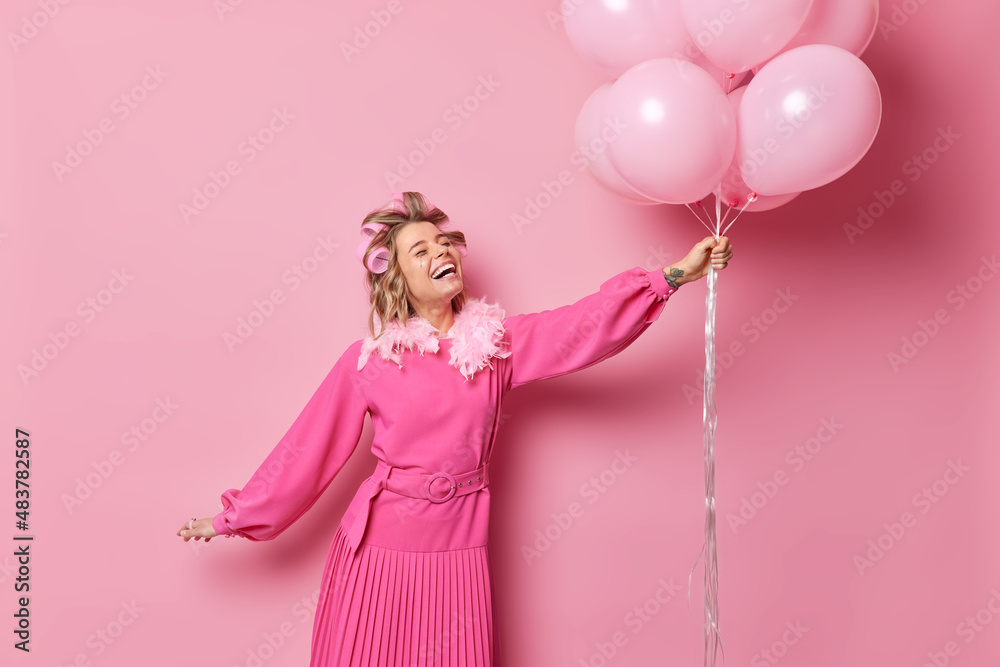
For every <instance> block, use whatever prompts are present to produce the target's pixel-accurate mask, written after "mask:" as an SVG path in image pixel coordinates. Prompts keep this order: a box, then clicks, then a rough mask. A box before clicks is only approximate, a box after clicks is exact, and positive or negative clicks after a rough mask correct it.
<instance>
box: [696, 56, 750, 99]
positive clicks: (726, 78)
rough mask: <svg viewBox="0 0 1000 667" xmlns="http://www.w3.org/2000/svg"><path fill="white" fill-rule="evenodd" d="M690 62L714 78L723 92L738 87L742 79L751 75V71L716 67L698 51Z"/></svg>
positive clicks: (741, 83)
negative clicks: (730, 70) (735, 71)
mask: <svg viewBox="0 0 1000 667" xmlns="http://www.w3.org/2000/svg"><path fill="white" fill-rule="evenodd" d="M691 62H693V63H694V64H695V65H697V66H698V67H700V68H702V69H703V70H705V71H706V72H708V73H709V74H710V75H711V77H712V78H713V79H715V82H716V83H717V84H719V87H720V88H722V92H724V93H729V92H730V91H732V90H735V89H736V88H739V87H740V86H741V85H743V81H744V80H745V79H746V78H747V77H748V76H753V73H752V72H737V73H736V74H733V73H732V72H726V71H725V70H724V69H722V68H721V67H718V66H717V65H716V64H715V63H713V62H712V61H711V60H709V59H708V57H707V56H706V55H705V54H704V53H701V52H700V51H699V53H698V57H697V58H695V59H694V60H692V61H691Z"/></svg>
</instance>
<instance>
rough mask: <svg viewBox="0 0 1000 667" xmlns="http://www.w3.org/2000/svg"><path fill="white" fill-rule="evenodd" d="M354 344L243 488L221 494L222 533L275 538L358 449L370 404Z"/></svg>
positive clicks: (217, 523)
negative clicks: (363, 385) (364, 389)
mask: <svg viewBox="0 0 1000 667" xmlns="http://www.w3.org/2000/svg"><path fill="white" fill-rule="evenodd" d="M358 345H360V342H359V343H356V344H355V345H352V346H351V347H350V348H349V349H348V351H347V352H346V353H345V354H344V355H343V356H341V358H340V359H339V360H338V361H337V363H336V364H335V365H334V366H333V369H332V370H331V371H330V372H329V373H328V374H327V376H326V378H325V379H324V380H323V382H322V384H320V386H319V389H318V390H317V391H316V393H315V394H314V395H313V397H312V398H311V399H309V402H308V403H307V404H306V406H305V408H304V409H303V410H302V413H301V414H300V415H299V416H298V418H297V419H296V420H295V422H294V423H293V424H292V426H291V428H289V429H288V432H287V433H285V435H284V437H282V438H281V440H280V441H279V442H278V444H277V446H276V447H275V448H274V450H272V451H271V453H270V454H268V456H267V458H265V459H264V462H263V463H262V464H261V465H260V467H259V468H258V469H257V471H256V472H255V473H254V474H253V475H252V476H251V477H250V480H249V481H248V482H247V483H246V485H245V486H244V487H243V488H242V489H229V490H228V491H226V492H225V493H223V494H222V505H223V510H222V511H221V512H219V513H218V514H217V515H215V517H214V518H213V519H212V527H213V528H214V529H215V531H216V532H217V533H218V534H220V535H229V536H233V535H239V536H241V537H245V538H247V539H249V540H253V541H263V540H271V539H274V538H275V537H277V536H278V535H280V534H281V533H282V532H284V531H285V529H286V528H288V527H289V526H291V525H292V524H293V523H295V521H297V520H298V519H299V517H301V516H302V515H303V514H304V513H305V512H306V511H307V510H308V509H309V508H310V507H312V506H313V504H314V503H315V502H316V501H317V500H318V499H319V497H320V495H322V493H323V491H325V490H326V487H327V486H329V484H330V482H331V481H332V480H333V478H334V477H335V476H336V475H337V473H338V472H340V469H341V468H343V467H344V464H345V463H346V462H347V459H349V458H350V456H351V454H352V453H353V452H354V450H355V449H356V448H357V445H358V440H359V439H360V437H361V430H362V428H363V427H364V419H365V414H366V413H367V411H368V402H367V400H366V399H365V397H364V394H363V391H362V390H361V388H360V387H359V386H358V382H357V379H358V372H357V370H356V368H355V363H356V362H352V360H356V359H357V357H358V350H357V346H358Z"/></svg>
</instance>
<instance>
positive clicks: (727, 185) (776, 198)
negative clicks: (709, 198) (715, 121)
mask: <svg viewBox="0 0 1000 667" xmlns="http://www.w3.org/2000/svg"><path fill="white" fill-rule="evenodd" d="M745 92H746V86H744V87H742V88H737V89H736V90H734V91H733V92H731V93H729V103H730V105H732V107H733V113H734V114H737V118H738V117H739V115H738V114H739V108H740V100H742V99H743V94H744V93H745ZM736 135H737V138H736V142H737V144H739V123H737V130H736ZM800 194H802V193H801V192H789V193H785V194H780V195H762V194H758V193H756V192H754V191H753V190H752V189H751V188H750V186H749V185H747V184H746V182H745V181H744V180H743V175H742V174H740V161H739V159H738V157H737V156H736V155H734V156H733V161H732V163H731V164H730V165H729V169H727V170H726V173H725V174H724V175H723V176H722V181H720V183H719V187H718V188H717V189H716V191H715V196H716V197H718V198H719V199H720V200H721V201H722V203H723V204H725V205H726V206H729V207H731V208H735V209H737V210H742V211H750V212H753V211H769V210H771V209H774V208H778V207H779V206H782V205H784V204H787V203H788V202H790V201H792V200H793V199H795V198H796V197H798V196H799V195H800Z"/></svg>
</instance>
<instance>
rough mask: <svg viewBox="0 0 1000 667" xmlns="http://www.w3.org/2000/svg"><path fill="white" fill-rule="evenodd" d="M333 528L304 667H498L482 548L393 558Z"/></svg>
mask: <svg viewBox="0 0 1000 667" xmlns="http://www.w3.org/2000/svg"><path fill="white" fill-rule="evenodd" d="M346 537H347V535H346V532H345V531H344V528H343V526H341V527H339V528H338V529H337V532H336V534H335V535H334V538H333V544H332V546H331V548H330V555H329V557H328V558H327V563H326V569H325V570H324V572H323V580H322V584H321V586H320V598H319V603H318V605H317V607H316V619H315V622H314V626H313V638H312V657H311V660H310V663H309V665H310V667H369V666H372V667H374V666H375V665H378V666H379V667H394V666H396V665H399V666H401V667H402V666H404V665H405V666H406V667H431V666H441V667H498V665H499V664H500V663H499V657H500V653H499V648H500V646H499V641H498V640H497V636H496V633H495V631H494V609H493V591H492V579H491V570H490V562H489V555H488V553H487V548H486V547H485V546H483V547H473V548H470V549H456V550H452V551H434V552H421V551H397V550H394V549H385V548H382V547H376V546H369V545H366V544H362V545H361V546H360V547H359V548H358V551H357V553H356V554H353V553H351V548H350V546H349V545H348V543H347V539H346Z"/></svg>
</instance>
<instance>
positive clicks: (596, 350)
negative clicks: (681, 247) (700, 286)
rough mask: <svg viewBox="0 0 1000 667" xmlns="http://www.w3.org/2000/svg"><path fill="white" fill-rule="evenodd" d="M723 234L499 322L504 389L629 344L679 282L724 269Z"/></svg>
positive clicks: (726, 248)
mask: <svg viewBox="0 0 1000 667" xmlns="http://www.w3.org/2000/svg"><path fill="white" fill-rule="evenodd" d="M731 257H732V246H731V244H730V243H729V240H728V239H727V238H726V237H724V236H723V237H721V238H720V239H719V242H718V243H716V241H715V238H714V237H711V236H710V237H707V238H705V239H703V240H702V241H700V242H698V244H696V245H695V246H694V248H692V250H691V252H689V253H688V255H687V256H686V257H685V258H684V259H682V260H681V261H679V262H677V263H675V264H671V265H670V266H668V267H665V268H664V269H662V270H661V269H654V270H652V271H646V270H645V269H642V268H639V267H636V268H633V269H629V270H628V271H623V272H622V273H620V274H618V275H617V276H614V277H613V278H611V279H610V280H607V281H605V282H604V283H603V284H602V285H601V287H600V289H599V290H598V291H597V292H595V293H593V294H590V295H588V296H585V297H583V298H582V299H580V300H579V301H577V302H576V303H573V304H571V305H568V306H562V307H560V308H556V309H554V310H545V311H541V312H538V313H527V314H524V315H515V316H513V317H508V318H506V319H505V320H504V327H505V329H506V330H507V338H508V340H509V342H510V345H511V348H510V349H511V357H510V359H511V361H510V367H511V377H510V380H509V382H508V385H507V388H508V389H511V388H513V387H517V386H520V385H522V384H527V383H528V382H534V381H536V380H542V379H545V378H550V377H556V376H559V375H565V374H566V373H572V372H574V371H578V370H582V369H584V368H587V367H588V366H592V365H593V364H596V363H598V362H599V361H602V360H604V359H607V358H609V357H612V356H614V355H616V354H618V352H620V351H621V350H623V349H625V348H626V347H628V346H629V345H630V344H631V343H632V342H633V341H634V340H635V339H636V338H638V337H639V335H640V334H642V332H643V331H645V330H646V329H647V328H648V327H649V325H650V324H652V323H653V322H654V321H656V320H657V319H658V318H659V316H660V313H661V312H662V311H663V308H664V307H665V305H666V301H667V299H668V298H669V297H670V295H672V294H673V293H674V292H676V291H677V289H678V287H679V286H680V285H682V284H684V283H688V282H691V281H693V280H697V279H698V278H700V277H702V276H703V275H705V274H706V273H707V272H708V270H709V265H711V266H713V267H714V268H716V269H719V270H721V269H723V268H725V267H726V264H727V263H728V261H729V259H730V258H731Z"/></svg>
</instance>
